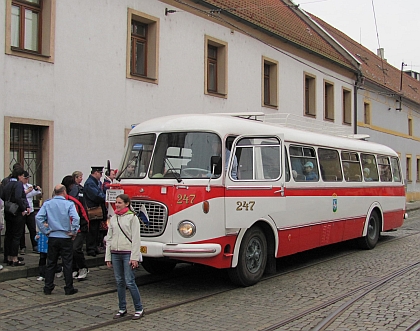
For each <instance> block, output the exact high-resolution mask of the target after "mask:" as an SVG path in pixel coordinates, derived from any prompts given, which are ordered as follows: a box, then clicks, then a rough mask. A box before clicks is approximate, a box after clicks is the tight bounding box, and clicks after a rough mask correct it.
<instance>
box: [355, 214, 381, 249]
mask: <svg viewBox="0 0 420 331" xmlns="http://www.w3.org/2000/svg"><path fill="white" fill-rule="evenodd" d="M380 226H381V222H380V220H379V216H378V213H377V212H375V211H374V212H372V213H371V214H370V216H369V220H368V228H367V233H366V236H364V237H362V238H359V247H360V248H362V249H373V248H375V246H376V244H377V243H378V240H379V234H380V232H381V228H380Z"/></svg>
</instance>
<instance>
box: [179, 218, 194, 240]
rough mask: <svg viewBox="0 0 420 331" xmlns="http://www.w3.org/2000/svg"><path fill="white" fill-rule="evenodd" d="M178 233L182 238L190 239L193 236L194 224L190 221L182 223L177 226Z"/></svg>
mask: <svg viewBox="0 0 420 331" xmlns="http://www.w3.org/2000/svg"><path fill="white" fill-rule="evenodd" d="M178 232H179V234H180V235H181V236H183V237H184V238H190V237H192V236H193V235H195V224H194V223H193V222H191V221H182V222H181V223H179V224H178Z"/></svg>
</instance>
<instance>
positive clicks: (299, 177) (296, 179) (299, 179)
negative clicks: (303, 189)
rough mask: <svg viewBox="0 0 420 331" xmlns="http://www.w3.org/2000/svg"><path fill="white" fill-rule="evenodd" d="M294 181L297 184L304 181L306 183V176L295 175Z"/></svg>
mask: <svg viewBox="0 0 420 331" xmlns="http://www.w3.org/2000/svg"><path fill="white" fill-rule="evenodd" d="M295 181H297V182H304V181H306V176H305V175H302V174H297V175H296V178H295Z"/></svg>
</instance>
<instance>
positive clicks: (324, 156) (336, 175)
mask: <svg viewBox="0 0 420 331" xmlns="http://www.w3.org/2000/svg"><path fill="white" fill-rule="evenodd" d="M318 158H319V167H320V169H321V176H322V180H323V181H324V182H337V181H340V182H341V181H342V180H343V176H342V175H341V167H340V159H339V157H338V151H336V150H333V149H325V148H318Z"/></svg>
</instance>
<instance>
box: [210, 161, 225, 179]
mask: <svg viewBox="0 0 420 331" xmlns="http://www.w3.org/2000/svg"><path fill="white" fill-rule="evenodd" d="M213 167H214V175H217V176H220V174H221V173H222V157H221V156H212V157H211V161H210V169H213Z"/></svg>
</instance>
